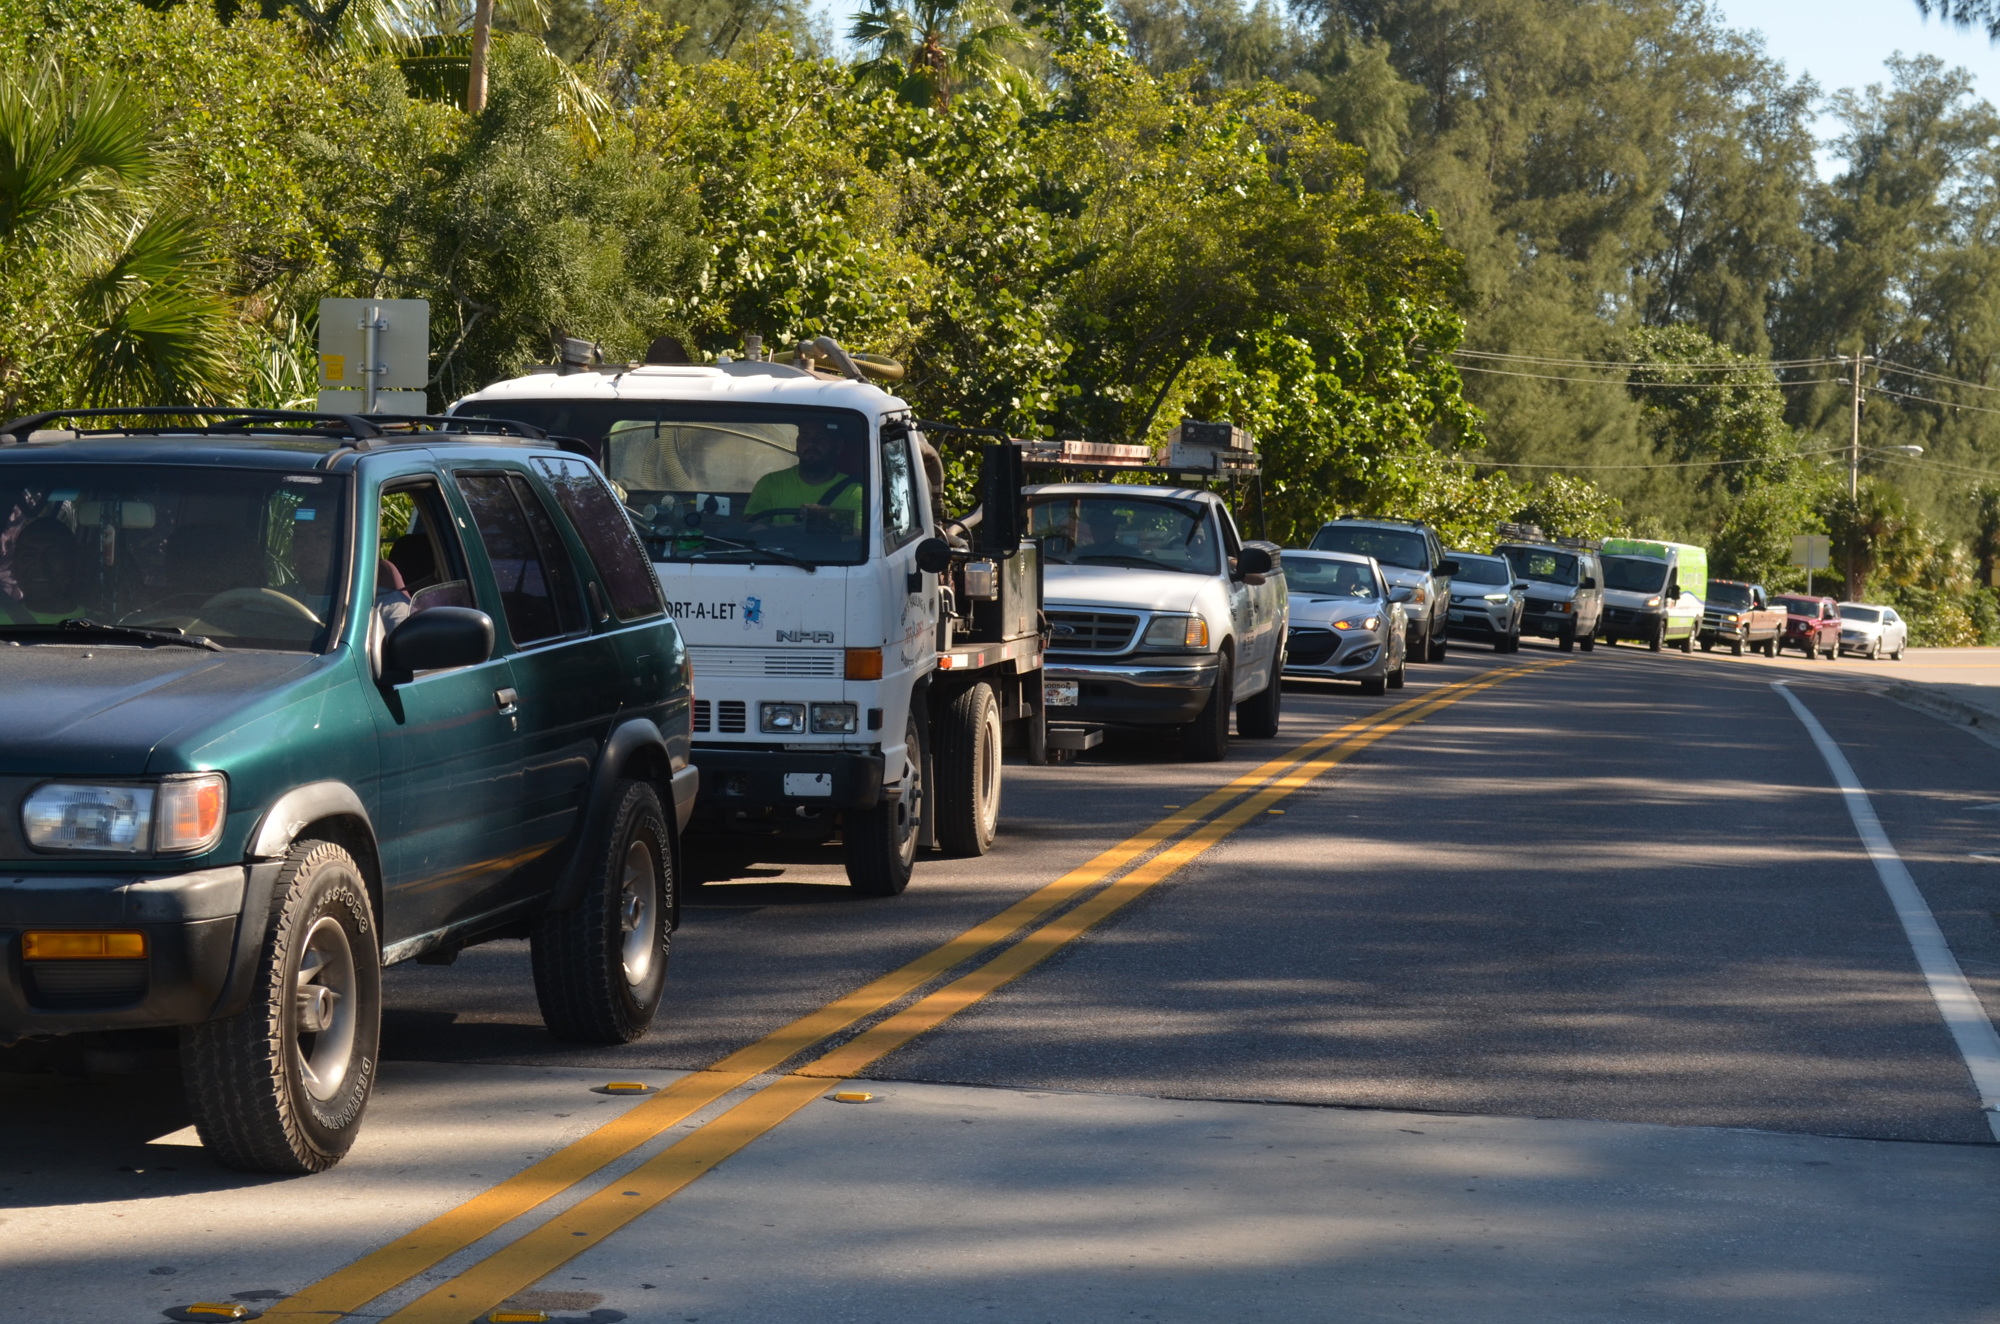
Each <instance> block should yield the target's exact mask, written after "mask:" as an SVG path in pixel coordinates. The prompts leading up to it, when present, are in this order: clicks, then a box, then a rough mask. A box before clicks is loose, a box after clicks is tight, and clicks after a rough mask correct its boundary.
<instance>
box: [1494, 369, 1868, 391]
mask: <svg viewBox="0 0 2000 1324" xmlns="http://www.w3.org/2000/svg"><path fill="white" fill-rule="evenodd" d="M1607 366H1617V367H1622V368H1624V369H1625V370H1626V371H1627V372H1630V371H1632V370H1633V368H1634V367H1635V366H1637V365H1634V364H1630V363H1627V364H1618V365H1607ZM1676 366H1678V365H1676ZM1458 370H1459V371H1460V372H1483V373H1485V374H1487V375H1488V376H1492V377H1532V378H1534V379H1535V380H1536V381H1543V382H1577V383H1580V384H1581V385H1584V386H1619V387H1624V388H1626V389H1628V390H1634V391H1703V390H1708V391H1720V390H1737V391H1740V390H1744V389H1746V388H1755V387H1759V386H1828V385H1833V386H1843V385H1845V384H1846V383H1845V382H1843V381H1842V380H1841V379H1840V378H1838V377H1813V378H1808V379H1807V380H1805V381H1800V382H1782V381H1780V382H1633V381H1619V380H1618V379H1617V378H1614V377H1557V376H1554V375H1552V374H1550V373H1546V372H1515V371H1512V370H1511V369H1507V368H1480V367H1476V366H1474V365H1473V364H1470V363H1461V364H1459V365H1458Z"/></svg>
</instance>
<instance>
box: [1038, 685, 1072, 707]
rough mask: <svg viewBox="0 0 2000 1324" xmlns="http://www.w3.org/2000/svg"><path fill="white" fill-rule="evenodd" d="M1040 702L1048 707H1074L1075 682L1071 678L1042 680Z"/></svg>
mask: <svg viewBox="0 0 2000 1324" xmlns="http://www.w3.org/2000/svg"><path fill="white" fill-rule="evenodd" d="M1042 704H1043V706H1044V707H1048V708H1074V707H1076V682H1075V681H1073V680H1045V681H1043V682H1042Z"/></svg>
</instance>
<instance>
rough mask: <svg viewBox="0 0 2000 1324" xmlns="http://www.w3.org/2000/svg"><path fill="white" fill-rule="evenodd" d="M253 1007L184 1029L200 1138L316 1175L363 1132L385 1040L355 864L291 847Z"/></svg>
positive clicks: (364, 896) (228, 1152)
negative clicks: (363, 1119)
mask: <svg viewBox="0 0 2000 1324" xmlns="http://www.w3.org/2000/svg"><path fill="white" fill-rule="evenodd" d="M245 922H246V923H249V924H262V925H263V927H264V933H263V939H262V941H263V950H262V951H261V952H260V953H259V954H258V957H257V967H256V973H255V974H254V975H253V976H252V980H253V983H252V985H251V993H250V1005H249V1006H248V1007H246V1008H244V1009H243V1011H241V1012H239V1013H238V1014H236V1015H234V1016H230V1017H226V1018H225V1019H223V1020H219V1021H209V1022H207V1023H205V1024H202V1025H190V1026H187V1027H185V1028H184V1029H183V1030H182V1031H181V1046H180V1057H181V1075H182V1078H183V1079H184V1080H185V1081H186V1090H187V1099H188V1107H189V1109H190V1110H191V1111H192V1112H193V1113H194V1120H195V1128H196V1130H197V1131H199V1132H200V1134H201V1143H202V1145H203V1147H204V1148H206V1149H207V1150H208V1152H209V1154H210V1155H211V1156H213V1157H214V1159H215V1161H216V1162H218V1163H220V1164H222V1165H223V1166H224V1167H228V1168H237V1169H240V1170H242V1171H245V1172H276V1173H293V1174H297V1173H307V1172H323V1171H325V1170H326V1169H328V1168H330V1167H332V1166H333V1165H334V1164H335V1163H338V1162H339V1161H340V1157H341V1155H343V1154H345V1153H346V1152H347V1151H348V1148H349V1147H350V1146H352V1145H353V1144H354V1137H355V1134H356V1133H357V1132H359V1131H360V1129H361V1114H362V1113H363V1111H365V1110H366V1108H367V1107H368V1096H369V1092H370V1091H371V1090H372V1089H373V1088H374V1085H375V1062H376V1049H377V1046H378V1045H379V1043H380V1041H381V1035H382V950H381V944H380V938H379V935H378V932H377V930H376V927H375V916H374V911H373V909H372V908H371V907H370V905H369V903H368V888H367V885H366V883H364V882H363V880H362V876H361V868H360V866H359V865H357V864H356V863H355V862H354V857H353V856H352V855H350V854H348V853H347V851H346V850H345V849H343V848H342V847H341V846H339V845H337V844H336V843H334V842H331V841H323V840H317V839H311V838H306V839H301V840H300V841H298V842H296V843H294V844H293V846H292V849H291V852H290V853H289V854H288V855H287V856H286V858H285V863H284V867H283V868H282V869H281V870H280V872H279V874H278V881H277V885H276V886H275V887H274V888H273V889H272V892H271V908H270V911H269V913H268V915H258V916H245Z"/></svg>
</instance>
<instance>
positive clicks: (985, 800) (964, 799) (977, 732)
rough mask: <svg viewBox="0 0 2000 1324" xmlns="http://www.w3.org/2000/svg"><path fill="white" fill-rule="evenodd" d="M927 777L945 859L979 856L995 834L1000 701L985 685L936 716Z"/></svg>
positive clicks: (998, 794)
mask: <svg viewBox="0 0 2000 1324" xmlns="http://www.w3.org/2000/svg"><path fill="white" fill-rule="evenodd" d="M936 741H937V743H936V748H935V749H934V750H933V752H932V755H931V777H932V781H933V784H934V785H933V789H934V791H935V793H936V795H937V805H936V808H937V839H938V845H940V846H942V847H944V850H945V853H946V854H947V855H962V856H978V855H984V854H985V853H986V852H987V851H988V850H990V849H992V847H993V838H994V836H995V834H997V833H998V832H999V830H1000V703H999V700H997V699H995V698H994V697H993V687H992V686H991V685H988V684H986V683H985V682H984V681H982V682H980V683H979V684H977V685H974V686H973V687H972V688H971V689H969V690H966V691H965V692H964V693H962V694H960V695H958V696H956V697H955V698H953V699H952V701H951V702H950V703H948V704H946V705H945V707H944V711H943V712H941V713H939V714H938V717H937V736H936Z"/></svg>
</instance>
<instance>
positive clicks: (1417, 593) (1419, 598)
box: [1409, 584, 1428, 607]
mask: <svg viewBox="0 0 2000 1324" xmlns="http://www.w3.org/2000/svg"><path fill="white" fill-rule="evenodd" d="M1426 596H1428V595H1427V593H1426V591H1425V589H1424V586H1423V585H1422V584H1419V585H1417V586H1416V587H1415V588H1413V589H1411V590H1410V597H1409V603H1410V605H1411V606H1412V607H1421V606H1423V605H1424V598H1425V597H1426Z"/></svg>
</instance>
